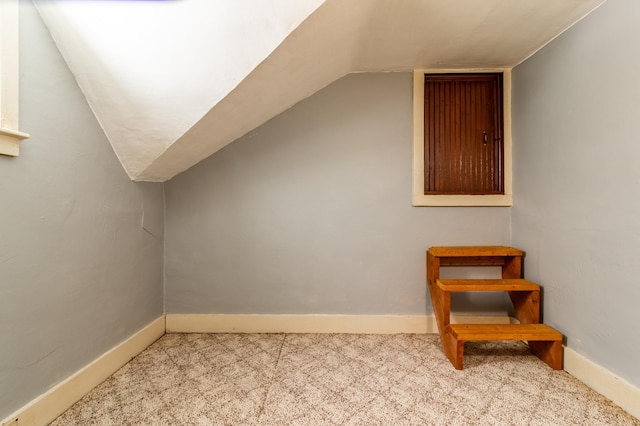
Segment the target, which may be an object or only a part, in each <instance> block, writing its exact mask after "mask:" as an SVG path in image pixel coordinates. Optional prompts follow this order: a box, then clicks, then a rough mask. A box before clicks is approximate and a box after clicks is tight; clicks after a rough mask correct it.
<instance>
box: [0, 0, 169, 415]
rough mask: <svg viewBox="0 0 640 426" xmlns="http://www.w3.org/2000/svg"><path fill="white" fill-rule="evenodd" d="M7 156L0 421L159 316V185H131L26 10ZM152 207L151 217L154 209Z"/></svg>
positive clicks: (1, 169)
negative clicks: (13, 151)
mask: <svg viewBox="0 0 640 426" xmlns="http://www.w3.org/2000/svg"><path fill="white" fill-rule="evenodd" d="M20 3H21V5H20V26H21V27H20V66H21V70H20V74H21V81H20V95H21V100H20V114H21V130H23V131H26V132H28V133H30V134H31V139H28V140H26V141H24V142H23V143H22V145H21V151H22V152H21V156H20V157H18V158H8V157H0V194H1V198H0V218H1V220H0V419H3V418H5V417H6V416H8V415H9V414H11V413H12V412H13V411H14V410H16V409H18V408H19V407H21V406H22V405H23V404H25V403H27V402H28V401H30V400H32V399H33V398H35V397H36V396H38V395H40V394H41V393H43V392H44V391H45V390H47V389H48V388H50V387H51V386H53V385H54V384H56V383H57V382H59V381H60V380H62V379H64V378H66V377H67V376H68V375H69V374H71V373H73V372H75V371H77V370H78V369H80V368H81V367H83V366H84V365H86V364H87V363H88V362H90V361H92V360H93V359H95V358H96V357H98V356H99V355H101V354H103V353H104V352H105V351H107V350H109V349H110V348H112V347H113V346H115V345H116V344H118V343H120V342H121V341H122V340H124V339H125V338H127V337H128V336H130V335H131V334H132V333H133V332H135V331H137V330H138V329H140V328H141V327H143V326H144V325H145V324H147V323H148V322H149V321H151V320H153V319H155V318H157V317H158V316H160V315H161V314H162V238H161V235H160V236H158V237H156V236H154V235H152V234H151V233H149V232H147V231H145V230H144V229H143V228H142V216H143V207H142V206H143V201H144V202H145V204H146V208H147V211H146V212H145V213H146V215H147V218H148V220H147V222H148V223H149V228H150V229H152V230H154V229H158V228H159V226H158V225H157V223H159V222H160V221H161V218H162V210H161V209H160V211H158V209H157V208H154V206H158V205H159V206H162V202H161V201H162V186H161V185H154V184H148V185H138V184H134V183H132V182H130V181H129V180H128V178H127V176H126V174H125V172H124V171H123V170H122V167H121V166H120V164H119V162H118V160H117V158H116V156H115V155H114V153H113V151H112V149H111V147H110V145H109V143H108V141H107V140H106V139H105V136H104V134H103V132H102V130H101V129H100V126H99V125H98V123H97V122H96V120H95V118H94V116H93V114H92V113H91V111H90V109H89V107H88V105H87V103H86V101H85V99H84V97H83V95H82V93H81V92H80V90H79V89H78V87H77V85H76V83H75V80H74V79H73V77H72V76H71V74H70V72H69V71H68V69H67V67H66V65H65V64H64V62H63V60H62V59H61V57H60V56H59V54H58V51H57V49H56V48H55V46H54V45H53V42H52V41H51V39H50V37H49V35H48V33H47V31H46V29H45V28H44V27H43V25H42V22H41V21H40V18H39V16H38V15H37V13H36V12H35V11H34V9H33V6H32V5H31V3H30V2H20ZM150 209H151V210H150Z"/></svg>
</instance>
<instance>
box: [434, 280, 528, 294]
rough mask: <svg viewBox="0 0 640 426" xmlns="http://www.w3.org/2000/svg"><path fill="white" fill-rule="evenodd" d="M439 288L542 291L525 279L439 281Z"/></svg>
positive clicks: (453, 289)
mask: <svg viewBox="0 0 640 426" xmlns="http://www.w3.org/2000/svg"><path fill="white" fill-rule="evenodd" d="M437 284H438V287H439V288H440V289H442V290H444V291H540V286H539V285H538V284H536V283H534V282H533V281H529V280H525V279H479V280H449V279H439V280H438V281H437Z"/></svg>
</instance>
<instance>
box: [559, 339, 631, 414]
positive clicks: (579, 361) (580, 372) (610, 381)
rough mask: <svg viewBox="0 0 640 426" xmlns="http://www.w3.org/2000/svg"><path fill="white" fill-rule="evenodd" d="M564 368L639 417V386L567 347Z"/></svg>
mask: <svg viewBox="0 0 640 426" xmlns="http://www.w3.org/2000/svg"><path fill="white" fill-rule="evenodd" d="M564 369H565V371H566V372H567V373H569V374H571V375H572V376H573V377H575V378H576V379H578V380H580V381H581V382H582V383H584V384H585V385H587V386H589V387H590V388H591V389H593V390H595V391H596V392H598V393H599V394H601V395H603V396H605V397H607V398H609V399H610V400H611V401H613V403H614V404H616V405H618V406H619V407H621V408H622V409H623V410H625V411H627V412H628V413H629V414H631V415H632V416H634V417H635V418H637V419H640V389H639V388H637V387H635V386H634V385H632V384H631V383H629V382H627V381H626V380H624V379H623V378H621V377H619V376H616V375H615V374H613V373H612V372H611V371H609V370H607V369H605V368H604V367H601V366H600V365H598V364H596V363H595V362H593V361H591V360H589V359H587V358H586V357H584V356H583V355H580V354H579V353H578V352H576V351H575V350H573V349H571V348H569V347H565V348H564Z"/></svg>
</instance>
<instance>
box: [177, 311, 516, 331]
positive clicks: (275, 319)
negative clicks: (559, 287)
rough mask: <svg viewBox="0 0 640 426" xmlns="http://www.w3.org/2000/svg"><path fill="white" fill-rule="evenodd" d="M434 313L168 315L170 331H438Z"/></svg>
mask: <svg viewBox="0 0 640 426" xmlns="http://www.w3.org/2000/svg"><path fill="white" fill-rule="evenodd" d="M510 321H511V319H510V318H509V317H508V316H507V315H506V314H504V315H481V316H480V315H474V316H471V315H469V316H467V315H455V314H454V315H452V316H451V322H452V323H456V322H464V323H489V324H508V323H509V322H510ZM437 332H438V329H437V326H436V323H435V318H434V316H433V315H233V314H229V315H226V314H167V333H356V334H358V333H362V334H396V333H419V334H424V333H437Z"/></svg>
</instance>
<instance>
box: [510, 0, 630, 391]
mask: <svg viewBox="0 0 640 426" xmlns="http://www.w3.org/2000/svg"><path fill="white" fill-rule="evenodd" d="M639 16H640V2H638V1H636V0H609V1H608V2H607V3H605V4H604V5H603V6H602V7H601V8H600V9H598V10H596V11H595V12H594V13H593V14H591V15H589V16H588V17H587V18H586V19H584V20H583V21H582V22H580V23H579V24H577V25H576V26H574V27H573V28H572V29H570V30H569V31H568V32H566V33H565V34H564V35H562V36H561V37H559V38H558V39H556V40H555V41H554V42H553V43H551V44H550V45H549V46H547V47H546V48H544V49H543V50H542V51H540V52H538V53H537V54H536V55H535V56H533V57H532V58H531V59H529V60H528V61H526V62H525V63H523V64H522V65H520V66H518V67H517V68H516V69H515V71H514V73H513V99H514V108H513V116H514V118H513V120H514V154H515V166H514V171H515V182H514V185H515V188H514V192H515V205H514V208H513V216H512V221H513V231H512V232H513V243H514V245H516V246H520V247H522V248H524V249H525V250H526V251H527V258H526V273H527V276H528V277H529V278H531V279H534V280H538V281H539V282H540V283H541V284H542V285H543V286H544V289H545V299H544V300H545V303H544V315H545V320H546V322H549V323H550V324H551V325H553V326H555V327H557V328H558V329H560V331H562V332H563V333H564V334H565V335H566V336H567V337H568V340H567V344H568V346H569V347H570V348H572V349H575V350H576V351H578V352H579V353H582V354H583V355H585V356H586V357H587V358H589V359H591V360H593V361H594V362H596V363H597V364H600V365H602V366H603V367H605V368H607V369H609V370H610V371H612V372H614V373H617V374H619V375H620V376H622V377H624V378H625V379H627V380H628V381H629V382H631V383H633V384H634V385H636V386H640V368H638V353H639V351H640V333H639V332H638V324H637V323H638V321H639V320H640V314H639V312H640V310H639V309H638V301H640V261H639V257H638V255H639V254H640V219H639V218H640V196H639V195H640V167H639V166H638V159H639V158H640V143H639V142H640V83H639V81H640V80H639V77H640V55H638V49H639V48H640V26H639V25H638V17H639Z"/></svg>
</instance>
